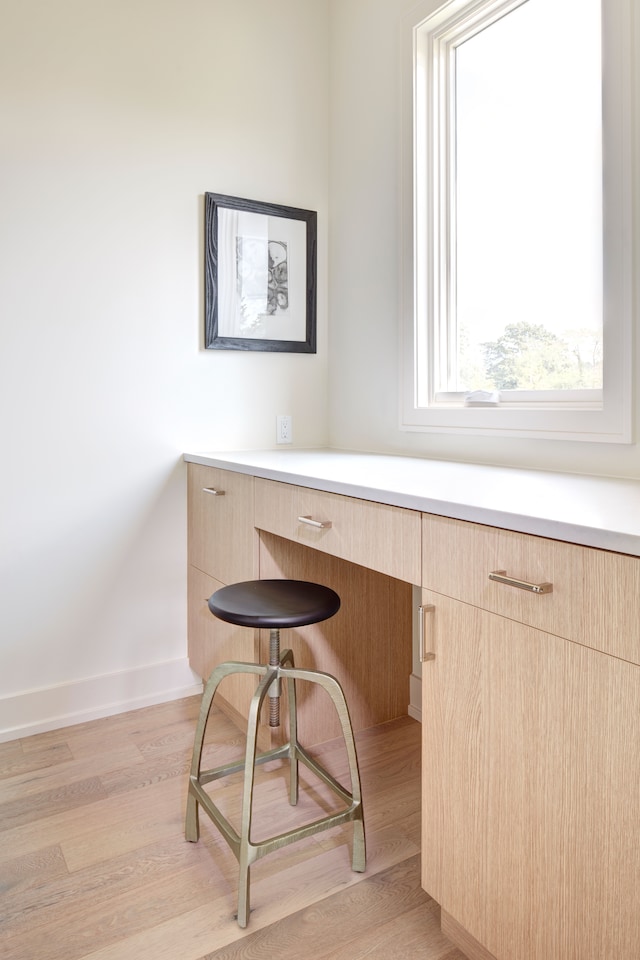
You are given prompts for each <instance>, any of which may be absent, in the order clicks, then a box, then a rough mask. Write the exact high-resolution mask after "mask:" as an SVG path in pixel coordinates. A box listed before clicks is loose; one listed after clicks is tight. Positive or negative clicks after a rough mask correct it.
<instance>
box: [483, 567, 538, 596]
mask: <svg viewBox="0 0 640 960" xmlns="http://www.w3.org/2000/svg"><path fill="white" fill-rule="evenodd" d="M489 580H495V581H496V582H497V583H506V585H507V586H508V587H517V588H518V590H528V591H529V593H552V592H553V584H552V583H528V581H527V580H516V579H515V577H508V576H507V571H506V570H492V571H491V573H490V574H489Z"/></svg>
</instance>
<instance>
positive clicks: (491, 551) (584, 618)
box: [422, 514, 640, 663]
mask: <svg viewBox="0 0 640 960" xmlns="http://www.w3.org/2000/svg"><path fill="white" fill-rule="evenodd" d="M422 524H423V528H422V583H423V586H424V587H426V588H428V589H430V590H435V591H436V592H437V593H442V594H445V595H446V596H449V597H454V598H455V599H458V600H462V601H464V602H465V603H471V604H474V605H475V606H477V607H481V608H482V609H484V610H489V611H491V612H492V613H497V614H500V615H501V616H504V617H509V618H510V619H511V620H517V621H519V622H520V623H525V624H529V625H530V626H533V627H536V628H538V629H541V630H545V631H547V632H548V633H553V634H555V635H556V636H559V637H564V638H566V639H568V640H573V641H575V642H577V643H582V644H584V645H586V646H588V647H593V648H594V649H596V650H602V651H603V652H605V653H609V654H612V655H613V656H616V657H622V658H623V659H625V660H629V661H631V662H632V663H640V559H638V558H637V557H629V556H624V555H622V554H617V553H609V552H608V551H606V550H596V549H593V548H590V547H581V546H577V545H576V544H571V543H564V542H562V541H557V540H547V539H544V538H543V537H534V536H529V535H527V534H521V533H514V532H513V531H510V530H500V529H496V528H494V527H485V526H482V525H480V524H475V523H467V522H464V521H459V520H450V519H447V518H445V517H435V516H430V515H427V514H423V520H422ZM499 570H503V571H506V574H507V576H508V577H510V578H514V579H517V580H520V581H524V582H525V583H532V584H544V583H551V584H552V591H551V592H550V593H542V594H536V593H533V592H529V591H527V590H525V589H519V588H517V587H514V586H508V585H506V584H503V583H498V582H495V581H493V580H490V579H489V574H490V573H491V572H493V571H499Z"/></svg>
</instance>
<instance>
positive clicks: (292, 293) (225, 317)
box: [204, 193, 317, 353]
mask: <svg viewBox="0 0 640 960" xmlns="http://www.w3.org/2000/svg"><path fill="white" fill-rule="evenodd" d="M204 200H205V207H204V231H205V242H204V256H205V270H204V278H205V290H204V314H205V348H206V349H207V350H263V351H269V352H279V353H315V352H316V269H317V266H316V264H317V214H316V212H315V211H313V210H303V209H300V208H298V207H287V206H282V205H280V204H275V203H263V202H261V201H257V200H246V199H243V198H242V197H229V196H225V195H224V194H219V193H205V195H204Z"/></svg>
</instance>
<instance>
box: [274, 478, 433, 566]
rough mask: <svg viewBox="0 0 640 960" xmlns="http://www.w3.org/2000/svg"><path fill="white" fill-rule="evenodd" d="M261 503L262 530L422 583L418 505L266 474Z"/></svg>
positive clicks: (343, 558)
mask: <svg viewBox="0 0 640 960" xmlns="http://www.w3.org/2000/svg"><path fill="white" fill-rule="evenodd" d="M255 506H256V513H255V523H256V527H258V528H259V529H261V530H265V531H267V532H268V533H274V534H276V535H277V536H280V537H284V538H285V539H287V540H294V541H296V543H301V544H305V545H307V546H310V547H313V549H314V550H320V551H322V552H323V553H330V554H332V556H334V557H340V558H341V559H342V560H349V561H351V562H352V563H358V564H360V565H361V566H365V567H368V568H369V569H370V570H378V571H379V572H380V573H386V574H387V575H388V576H390V577H396V578H397V579H398V580H405V581H407V582H408V583H417V584H419V583H420V514H419V513H418V512H417V511H415V510H405V509H403V508H401V507H390V506H387V505H386V504H383V503H372V502H370V501H367V500H358V499H355V498H353V497H345V496H342V495H341V494H333V493H324V492H323V491H320V490H309V489H307V488H306V487H296V486H293V485H292V484H287V483H280V482H278V481H274V480H261V479H256V486H255ZM300 517H307V518H311V520H312V521H314V522H315V523H317V524H319V525H318V526H314V525H313V524H310V523H308V522H305V521H304V520H300V519H299V518H300ZM320 524H326V526H321V525H320Z"/></svg>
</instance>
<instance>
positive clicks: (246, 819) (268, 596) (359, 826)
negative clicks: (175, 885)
mask: <svg viewBox="0 0 640 960" xmlns="http://www.w3.org/2000/svg"><path fill="white" fill-rule="evenodd" d="M208 605H209V610H210V611H211V613H213V614H214V616H216V617H218V618H219V619H220V620H225V621H226V622H227V623H234V624H238V625H239V626H242V627H248V628H253V629H267V630H269V631H270V642H269V663H268V664H259V663H243V662H239V661H228V662H226V663H222V664H220V665H219V666H217V667H216V668H215V669H214V671H213V672H212V674H211V676H210V677H209V680H208V681H207V683H206V686H205V689H204V693H203V695H202V704H201V707H200V717H199V719H198V725H197V728H196V735H195V742H194V745H193V760H192V763H191V773H190V776H189V793H188V797H187V814H186V821H185V836H186V839H187V840H190V841H194V842H195V841H197V840H198V838H199V835H200V826H199V819H198V811H199V808H200V807H201V808H202V809H203V810H204V811H205V813H206V814H207V815H208V816H209V817H210V819H211V820H212V821H213V822H214V823H215V824H216V826H217V827H218V829H219V830H220V832H221V834H222V836H223V837H224V839H225V840H226V841H227V843H228V844H229V846H230V847H231V850H232V851H233V853H234V854H235V856H236V858H237V860H238V862H239V865H240V874H239V882H238V914H237V919H238V924H239V925H240V926H241V927H246V925H247V923H248V921H249V881H250V867H251V864H252V863H254V862H255V861H256V860H258V859H259V858H260V857H263V856H265V855H266V854H267V853H270V852H271V851H272V850H277V849H279V848H280V847H284V846H286V845H288V844H290V843H294V842H295V841H296V840H302V839H303V838H305V837H309V836H311V835H312V834H315V833H319V832H320V831H322V830H328V829H329V828H330V827H337V826H339V825H340V824H343V823H347V822H352V823H353V831H354V832H353V850H352V858H351V860H352V869H353V870H355V871H358V872H363V871H364V869H365V865H366V846H365V835H364V815H363V811H362V794H361V790H360V774H359V772H358V759H357V756H356V748H355V741H354V738H353V729H352V726H351V720H350V717H349V709H348V707H347V702H346V699H345V696H344V692H343V690H342V687H341V686H340V684H339V682H338V681H337V680H336V678H335V677H332V676H331V675H330V674H328V673H322V672H321V671H319V670H299V669H296V667H295V664H294V660H293V653H292V652H291V650H284V651H283V652H282V653H281V652H280V630H281V629H285V628H292V627H302V626H306V625H308V624H312V623H320V622H321V621H323V620H328V619H329V618H330V617H333V616H334V615H335V614H336V613H337V612H338V611H339V609H340V597H339V596H338V594H337V593H336V592H335V591H334V590H331V588H330V587H326V586H323V585H322V584H319V583H310V582H308V581H306V580H285V579H282V580H248V581H245V582H243V583H234V584H231V585H230V586H227V587H221V588H220V589H219V590H216V592H215V593H214V594H213V595H212V596H211V597H210V598H209V601H208ZM238 673H251V674H254V675H255V676H256V678H257V679H258V685H257V687H256V691H255V693H254V695H253V697H252V699H251V703H250V706H249V713H248V718H247V744H246V750H245V757H244V760H242V759H241V760H237V761H234V762H232V763H227V764H223V765H222V766H219V767H215V768H214V769H212V770H201V769H200V767H201V761H202V747H203V743H204V736H205V731H206V727H207V722H208V720H209V714H210V711H211V707H212V705H213V698H214V696H215V692H216V690H217V688H218V686H219V685H220V683H221V682H222V680H224V679H225V677H229V676H232V675H233V674H238ZM297 680H302V681H306V682H309V683H315V684H318V685H319V686H321V687H322V688H323V689H324V690H325V691H326V693H327V694H328V695H329V697H330V699H331V701H332V702H333V706H334V707H335V710H336V712H337V715H338V719H339V720H340V724H341V727H342V735H343V738H344V742H345V747H346V751H347V760H348V765H349V775H350V779H351V789H350V790H347V789H346V787H344V786H343V785H342V784H341V783H339V782H338V781H337V780H336V779H335V778H334V777H333V776H332V775H331V774H330V773H329V772H328V771H327V770H326V769H325V768H324V767H323V766H322V765H321V764H320V763H319V762H318V761H317V760H315V759H314V758H313V757H311V756H310V754H309V753H308V752H307V751H306V750H305V748H304V747H303V746H302V745H301V744H300V742H299V741H298V732H297V730H298V725H297V708H296V681H297ZM282 682H285V683H286V685H287V693H288V707H289V709H288V715H289V741H288V743H286V744H284V745H283V746H281V747H276V748H275V749H272V750H268V751H266V752H264V753H260V754H258V753H257V739H258V725H259V720H260V711H261V708H262V705H263V703H264V701H265V700H266V699H267V697H268V698H269V725H270V726H278V725H279V723H280V713H279V704H280V695H281V687H282ZM277 759H286V760H288V761H289V802H290V803H291V804H292V805H295V804H296V803H297V801H298V761H300V762H302V763H304V765H305V766H306V767H307V768H308V769H309V770H311V771H312V772H313V773H314V774H315V775H316V776H317V777H318V778H319V779H320V780H322V781H323V782H324V783H325V784H326V785H327V786H328V787H329V788H330V789H331V790H332V791H333V792H334V793H335V794H336V795H337V796H338V797H340V799H341V800H342V801H343V802H344V805H345V806H344V808H343V809H342V810H339V811H338V812H337V813H332V814H328V815H325V816H322V817H320V818H319V819H318V820H314V821H313V822H311V823H307V824H305V825H304V826H302V827H296V828H294V829H292V830H288V831H284V832H281V833H277V834H276V835H274V836H272V837H268V838H266V839H264V840H261V841H259V842H257V843H253V842H252V840H251V817H252V809H253V783H254V775H255V767H256V765H258V764H262V763H267V762H269V761H271V760H277ZM239 771H244V786H243V796H242V820H241V825H240V832H239V833H238V832H237V831H236V830H235V828H234V827H233V826H232V825H231V823H230V822H229V821H228V820H227V818H226V817H225V816H224V814H223V813H222V812H221V810H220V809H219V808H218V807H217V806H216V804H215V803H214V802H213V800H212V798H211V796H210V795H209V793H207V791H205V790H204V789H203V788H204V785H205V784H207V783H211V782H212V781H213V780H219V779H221V778H222V777H225V776H227V775H229V774H231V773H237V772H239Z"/></svg>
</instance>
